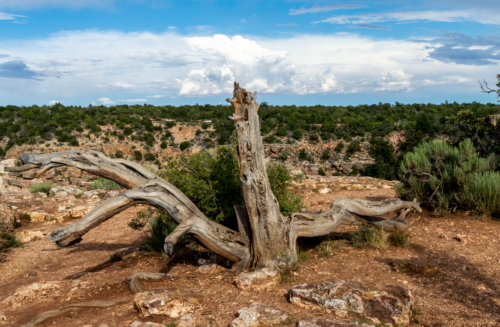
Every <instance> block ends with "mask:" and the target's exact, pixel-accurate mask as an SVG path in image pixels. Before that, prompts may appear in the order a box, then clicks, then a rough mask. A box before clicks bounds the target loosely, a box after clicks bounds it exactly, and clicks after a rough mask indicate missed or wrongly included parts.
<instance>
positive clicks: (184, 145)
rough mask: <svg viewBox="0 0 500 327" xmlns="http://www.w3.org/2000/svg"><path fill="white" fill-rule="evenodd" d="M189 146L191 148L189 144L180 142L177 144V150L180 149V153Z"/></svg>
mask: <svg viewBox="0 0 500 327" xmlns="http://www.w3.org/2000/svg"><path fill="white" fill-rule="evenodd" d="M190 146H191V143H190V142H188V141H184V142H181V144H179V149H181V151H184V150H186V149H187V148H189V147H190Z"/></svg>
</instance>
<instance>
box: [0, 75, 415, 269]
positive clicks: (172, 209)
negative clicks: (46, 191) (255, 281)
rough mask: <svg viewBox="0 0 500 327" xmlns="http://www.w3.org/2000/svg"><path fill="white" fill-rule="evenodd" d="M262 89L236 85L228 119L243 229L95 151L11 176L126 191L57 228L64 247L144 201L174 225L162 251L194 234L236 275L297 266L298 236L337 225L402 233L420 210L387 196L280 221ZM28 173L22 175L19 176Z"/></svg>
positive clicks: (28, 161) (26, 157)
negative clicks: (81, 178)
mask: <svg viewBox="0 0 500 327" xmlns="http://www.w3.org/2000/svg"><path fill="white" fill-rule="evenodd" d="M256 94H257V92H253V93H252V92H247V91H246V90H245V89H243V88H241V87H240V86H239V85H238V83H235V87H234V93H233V98H232V99H227V101H228V102H230V103H231V104H232V105H233V107H234V115H233V116H232V117H230V118H231V119H232V120H233V121H234V124H235V127H236V133H237V140H238V164H239V176H240V182H241V188H242V191H243V196H244V200H245V206H236V208H235V209H236V213H237V219H238V227H239V231H234V230H232V229H229V228H227V227H225V226H222V225H220V224H217V223H215V222H213V221H211V220H210V219H208V218H207V217H206V216H205V215H204V214H203V213H202V212H201V211H200V210H199V209H198V208H197V207H196V206H195V205H194V203H193V202H192V201H191V200H190V199H189V198H188V197H187V196H186V195H185V194H184V193H182V192H181V191H180V190H179V189H177V188H176V187H175V186H174V185H172V184H170V183H168V182H167V181H165V180H164V179H162V178H160V177H158V176H156V175H154V174H152V173H151V172H149V171H148V170H146V169H145V168H144V167H142V166H141V165H139V164H137V163H135V162H131V161H128V160H124V159H111V158H108V157H106V156H105V155H104V154H102V153H101V152H98V151H92V150H72V151H63V152H55V153H48V154H34V153H23V154H22V155H21V157H20V158H21V160H22V161H23V163H24V165H23V166H20V167H12V168H5V169H6V170H7V171H12V172H15V173H22V172H26V171H30V172H33V171H34V173H31V174H26V176H30V178H33V177H34V176H39V175H40V174H42V173H44V172H46V171H47V170H49V169H52V168H54V167H59V166H71V167H75V168H79V169H81V170H84V171H86V172H89V173H92V174H95V175H97V176H101V177H104V178H108V179H111V180H114V181H116V182H117V183H118V184H120V185H121V186H122V187H124V188H126V189H128V190H127V191H125V192H124V193H122V194H120V195H118V196H116V197H114V198H112V199H109V200H107V201H105V202H104V203H102V204H101V205H99V206H98V207H96V208H94V209H93V210H92V211H90V212H89V213H88V214H87V215H86V216H85V217H83V218H82V219H80V220H78V221H76V222H74V223H72V224H70V225H68V226H65V227H62V228H60V229H57V230H55V231H53V232H52V233H51V234H50V235H49V236H48V238H49V239H51V240H52V241H54V242H56V243H57V244H58V245H60V246H67V245H70V244H72V243H74V242H77V241H79V240H81V237H82V236H83V235H85V234H86V233H87V232H88V231H89V230H91V229H93V228H95V227H96V226H98V225H99V224H101V223H102V222H104V221H106V220H107V219H109V218H111V217H112V216H114V215H115V214H117V213H119V212H121V211H123V210H125V209H127V208H129V207H130V206H133V205H135V204H139V203H147V204H149V205H151V206H154V207H156V208H159V209H161V210H163V211H164V212H166V213H167V214H168V215H169V216H170V217H171V218H172V219H173V220H174V221H175V222H176V223H177V224H178V226H177V228H176V229H175V230H174V231H173V232H172V233H171V234H169V235H168V236H167V237H166V239H165V246H164V249H165V252H166V253H168V254H171V253H172V250H173V247H174V245H175V244H176V243H177V241H178V240H179V238H180V237H181V236H182V235H184V234H186V233H190V234H193V235H194V236H195V237H196V238H197V239H198V240H199V241H200V242H201V243H202V244H204V245H205V246H206V247H207V248H208V249H210V250H212V251H213V252H215V253H217V254H219V255H221V256H223V257H225V258H227V259H229V260H231V261H233V262H234V265H233V271H234V272H236V273H237V272H240V271H242V270H246V269H249V268H263V267H268V268H274V269H278V270H285V269H288V268H290V267H292V266H294V265H295V264H296V263H297V253H296V241H297V237H314V236H321V235H326V234H329V233H330V232H331V231H333V230H334V229H335V228H336V227H337V226H338V225H340V224H356V223H358V222H359V220H363V221H367V222H369V223H371V224H373V225H376V226H379V227H381V228H384V229H388V230H394V229H405V228H408V226H409V223H408V221H406V220H405V219H404V217H405V215H406V214H407V213H408V211H409V210H411V209H416V210H418V211H420V207H419V204H418V203H417V202H415V201H413V202H412V201H401V200H400V199H389V200H386V201H378V202H377V201H366V200H360V199H355V198H347V197H345V198H339V199H337V200H336V201H335V202H334V203H332V205H331V207H330V209H329V210H328V211H326V212H323V213H316V214H313V213H293V214H291V215H290V216H286V217H285V216H283V215H282V214H281V213H280V211H279V203H278V201H277V200H276V197H275V196H274V194H273V192H272V191H271V186H270V184H269V180H268V177H267V173H266V165H265V161H264V146H263V142H262V138H261V135H260V126H259V117H258V114H257V112H258V109H259V105H258V104H257V103H256V102H255V96H256ZM22 175H23V176H24V174H22ZM399 210H402V211H401V214H400V216H399V217H397V218H395V219H392V220H386V219H383V218H380V217H377V216H380V215H384V214H387V213H391V212H395V211H399Z"/></svg>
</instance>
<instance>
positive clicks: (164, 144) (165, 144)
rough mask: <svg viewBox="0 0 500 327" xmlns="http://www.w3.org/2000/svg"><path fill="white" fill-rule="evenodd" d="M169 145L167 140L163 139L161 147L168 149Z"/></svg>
mask: <svg viewBox="0 0 500 327" xmlns="http://www.w3.org/2000/svg"><path fill="white" fill-rule="evenodd" d="M167 146H168V144H167V142H165V141H162V142H161V144H160V148H162V149H166V148H167Z"/></svg>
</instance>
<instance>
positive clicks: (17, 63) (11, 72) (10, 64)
mask: <svg viewBox="0 0 500 327" xmlns="http://www.w3.org/2000/svg"><path fill="white" fill-rule="evenodd" d="M36 76H37V73H35V72H34V71H32V70H30V69H29V68H28V66H27V65H26V64H25V63H24V62H23V61H21V60H12V61H7V62H4V63H2V64H0V77H9V78H27V79H36V78H35V77H36Z"/></svg>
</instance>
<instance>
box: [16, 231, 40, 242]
mask: <svg viewBox="0 0 500 327" xmlns="http://www.w3.org/2000/svg"><path fill="white" fill-rule="evenodd" d="M45 235H47V233H46V232H42V231H36V230H27V231H24V232H19V233H16V237H17V239H18V240H19V241H20V242H21V243H28V242H32V241H35V240H39V239H41V238H43V237H45Z"/></svg>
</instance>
